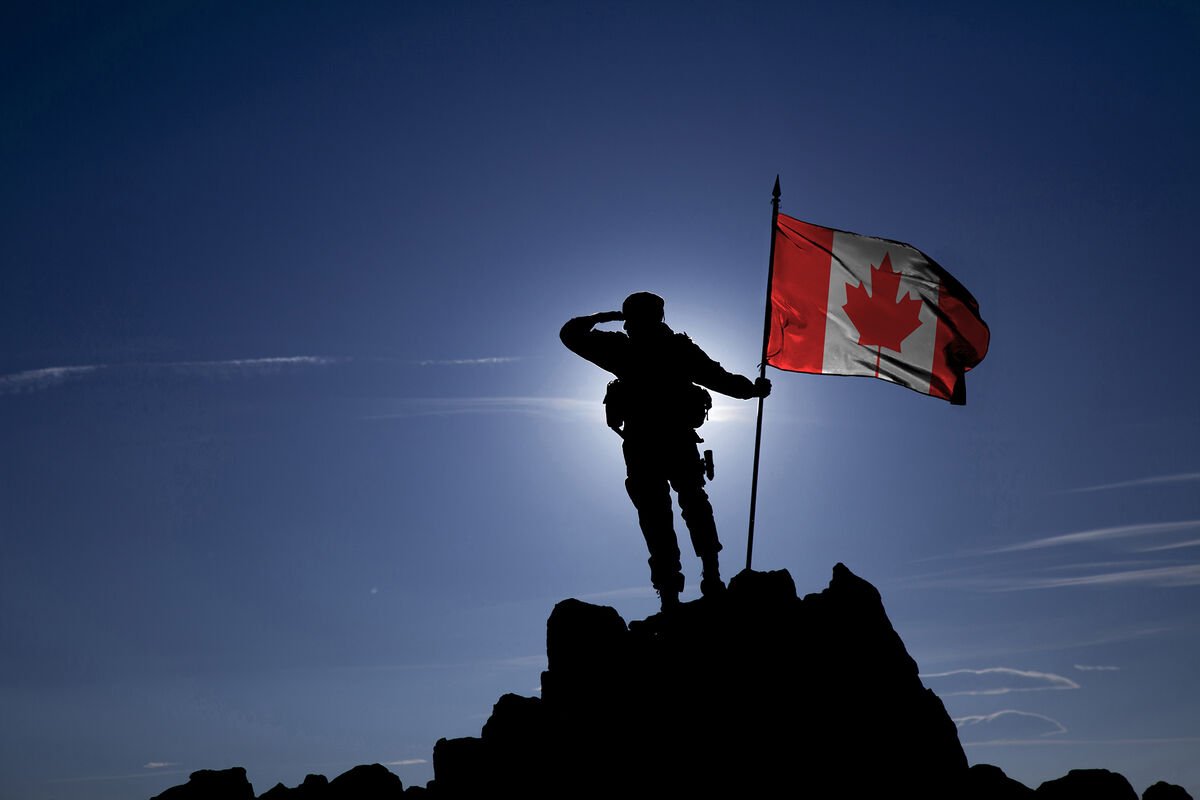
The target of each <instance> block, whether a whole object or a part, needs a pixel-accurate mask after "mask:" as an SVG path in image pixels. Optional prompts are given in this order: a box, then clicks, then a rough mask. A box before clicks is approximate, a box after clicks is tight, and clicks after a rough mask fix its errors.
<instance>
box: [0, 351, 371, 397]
mask: <svg viewBox="0 0 1200 800" xmlns="http://www.w3.org/2000/svg"><path fill="white" fill-rule="evenodd" d="M347 360H348V359H344V358H332V357H328V356H267V357H264V358H230V359H224V360H220V361H153V362H141V361H131V362H126V363H120V364H84V365H78V366H67V367H44V368H42V369H30V370H25V371H23V372H11V373H8V374H7V375H0V395H5V394H17V393H20V392H38V391H42V390H45V389H51V388H53V387H55V386H59V385H61V384H63V383H66V382H68V381H73V380H76V379H79V378H84V377H88V376H94V375H97V374H100V373H102V372H115V371H118V370H153V371H159V370H165V371H170V372H175V373H182V374H185V375H200V376H204V377H232V376H234V375H243V374H250V375H253V374H271V373H274V372H278V371H279V370H281V369H284V368H289V367H309V366H324V365H326V364H335V363H339V362H343V361H347Z"/></svg>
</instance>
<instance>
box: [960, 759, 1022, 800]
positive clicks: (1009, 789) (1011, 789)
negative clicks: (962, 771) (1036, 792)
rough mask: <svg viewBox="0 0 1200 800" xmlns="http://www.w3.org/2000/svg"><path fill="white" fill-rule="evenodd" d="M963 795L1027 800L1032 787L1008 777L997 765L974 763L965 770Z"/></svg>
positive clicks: (975, 799)
mask: <svg viewBox="0 0 1200 800" xmlns="http://www.w3.org/2000/svg"><path fill="white" fill-rule="evenodd" d="M963 796H964V797H969V798H971V800H1029V798H1031V797H1033V789H1030V788H1029V787H1028V786H1026V785H1025V784H1023V783H1021V782H1020V781H1015V780H1013V779H1012V778H1010V777H1008V776H1007V775H1005V774H1004V770H1002V769H1000V768H999V767H996V766H993V765H991V764H975V765H973V766H972V767H971V769H970V770H968V771H967V780H966V783H965V784H964V788H963Z"/></svg>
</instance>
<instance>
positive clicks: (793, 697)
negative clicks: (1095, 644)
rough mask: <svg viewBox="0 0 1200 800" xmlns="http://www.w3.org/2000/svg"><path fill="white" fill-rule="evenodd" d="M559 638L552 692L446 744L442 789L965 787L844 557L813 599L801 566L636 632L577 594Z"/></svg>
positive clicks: (948, 745) (943, 722)
mask: <svg viewBox="0 0 1200 800" xmlns="http://www.w3.org/2000/svg"><path fill="white" fill-rule="evenodd" d="M546 638H547V657H548V662H549V665H548V666H549V668H548V669H547V670H546V671H545V672H544V673H543V675H542V697H541V699H538V698H524V697H517V696H515V695H506V696H505V697H502V698H501V699H500V701H499V702H498V703H496V706H495V708H494V710H493V712H492V716H491V718H490V719H489V720H488V722H487V724H486V725H485V726H484V728H483V731H482V735H481V736H480V737H479V738H478V739H475V738H467V739H456V740H441V741H439V742H438V744H437V746H436V747H435V748H434V772H435V776H436V778H435V781H434V782H433V783H431V784H430V786H429V788H430V793H431V795H432V796H435V797H438V798H459V797H464V798H465V797H482V796H485V795H486V794H491V793H494V792H498V791H505V792H509V791H515V792H517V793H518V794H519V795H521V796H526V797H550V796H555V797H620V796H625V795H627V794H628V793H629V792H630V790H631V788H632V787H638V793H639V794H641V793H645V794H648V795H650V796H663V795H665V796H677V797H678V796H687V795H690V794H700V795H704V796H729V797H768V796H776V795H779V794H780V793H783V792H786V793H788V794H791V795H800V796H815V797H819V796H864V797H866V796H872V795H880V796H881V795H885V794H886V795H889V796H894V795H898V794H910V793H912V794H916V795H918V796H920V797H923V798H935V797H949V796H952V795H953V793H954V791H955V789H956V788H957V787H958V786H959V785H960V784H961V782H962V781H963V780H964V779H965V777H966V773H967V760H966V757H965V756H964V754H963V750H962V747H961V746H960V744H959V742H958V736H957V732H956V729H955V726H954V723H953V722H952V721H951V720H950V718H949V716H948V715H947V714H946V711H945V708H944V707H943V706H942V703H941V701H940V700H939V699H938V698H937V696H936V695H934V694H933V693H932V692H931V691H929V690H928V689H926V688H925V687H924V686H922V685H921V681H920V678H919V677H918V675H917V665H916V663H915V662H914V661H913V660H912V658H911V657H909V655H908V653H907V651H906V650H905V648H904V644H903V642H901V640H900V637H899V636H897V635H896V632H895V631H894V630H893V629H892V626H891V623H890V622H889V621H888V618H887V614H886V613H885V611H884V608H883V603H882V602H881V600H880V597H879V593H878V592H877V591H876V590H875V588H874V587H873V586H871V585H870V584H869V583H867V582H866V581H864V580H862V579H861V578H858V577H857V576H855V575H854V574H853V573H851V572H850V570H849V569H847V568H846V567H845V566H843V565H841V564H839V565H837V566H836V567H835V568H834V571H833V580H832V581H831V582H830V584H829V587H828V588H827V589H825V591H823V592H821V593H820V594H814V595H809V596H807V597H805V598H803V599H800V598H798V597H797V596H796V589H795V584H794V583H793V582H792V578H791V576H790V575H789V574H788V573H787V572H786V571H779V572H752V571H746V572H743V573H741V574H740V575H738V576H737V577H736V578H734V580H733V581H732V582H731V584H730V587H729V591H728V592H726V593H725V594H724V595H722V596H719V597H717V598H706V599H702V600H698V601H696V602H693V603H688V604H685V605H683V606H682V607H681V608H680V609H679V610H678V611H676V612H674V613H672V614H669V615H662V614H660V615H657V616H655V617H651V618H650V619H649V620H646V621H644V622H640V623H636V622H635V623H633V624H632V625H629V626H626V624H625V622H624V620H622V619H621V617H620V615H619V614H617V612H616V611H615V610H614V609H612V608H607V607H602V606H593V605H589V604H587V603H582V602H579V601H577V600H565V601H563V602H561V603H559V604H558V605H557V606H556V607H555V609H554V612H553V613H552V614H551V615H550V620H549V622H548V624H547V637H546ZM867 731H869V732H870V733H869V734H867V733H865V732H867Z"/></svg>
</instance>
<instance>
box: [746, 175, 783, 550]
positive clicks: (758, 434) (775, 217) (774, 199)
mask: <svg viewBox="0 0 1200 800" xmlns="http://www.w3.org/2000/svg"><path fill="white" fill-rule="evenodd" d="M778 222H779V176H778V175H776V176H775V189H774V190H773V191H772V192H771V255H770V256H768V258H767V307H766V311H765V312H764V313H763V343H762V358H761V359H760V360H759V363H758V377H759V378H765V377H767V344H768V342H769V341H770V339H771V278H772V277H773V276H774V266H775V227H776V225H777V224H778ZM762 418H763V398H762V397H759V398H758V422H757V424H756V425H755V427H754V474H753V477H752V478H751V479H750V531H749V533H748V534H747V536H746V569H750V558H751V556H752V555H753V554H754V508H755V506H756V505H757V502H758V454H759V452H760V451H761V449H762Z"/></svg>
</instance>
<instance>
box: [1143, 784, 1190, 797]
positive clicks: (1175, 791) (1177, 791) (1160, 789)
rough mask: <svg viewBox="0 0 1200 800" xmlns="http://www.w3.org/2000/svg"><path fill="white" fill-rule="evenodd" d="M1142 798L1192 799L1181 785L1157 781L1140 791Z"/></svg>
mask: <svg viewBox="0 0 1200 800" xmlns="http://www.w3.org/2000/svg"><path fill="white" fill-rule="evenodd" d="M1142 800H1192V796H1191V795H1190V794H1188V793H1187V790H1186V789H1184V788H1183V787H1182V786H1176V785H1175V784H1173V783H1167V782H1166V781H1159V782H1158V783H1155V784H1153V785H1151V786H1149V787H1147V788H1146V791H1144V792H1142Z"/></svg>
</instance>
